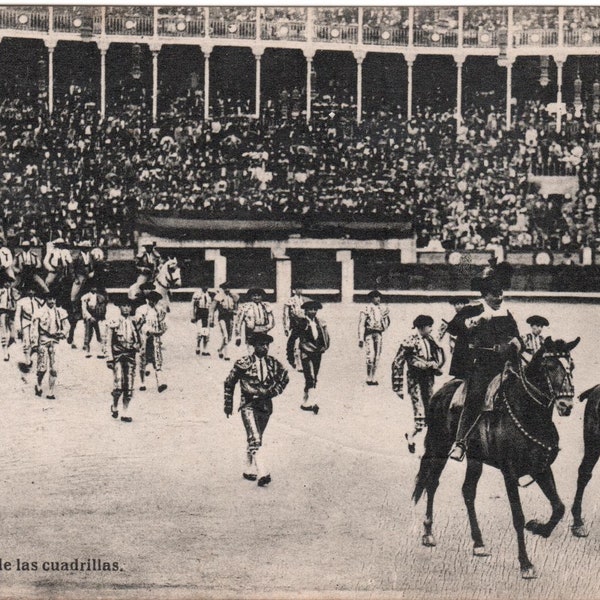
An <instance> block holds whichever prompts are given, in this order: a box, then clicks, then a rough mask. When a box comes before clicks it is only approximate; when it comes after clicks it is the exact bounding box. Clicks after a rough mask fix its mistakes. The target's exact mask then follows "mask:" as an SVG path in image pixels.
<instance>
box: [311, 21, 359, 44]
mask: <svg viewBox="0 0 600 600" xmlns="http://www.w3.org/2000/svg"><path fill="white" fill-rule="evenodd" d="M314 41H315V42H342V43H348V44H356V43H358V25H346V24H345V23H344V24H339V25H338V24H337V23H336V24H333V25H315V37H314Z"/></svg>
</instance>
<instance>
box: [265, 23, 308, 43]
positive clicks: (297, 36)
mask: <svg viewBox="0 0 600 600" xmlns="http://www.w3.org/2000/svg"><path fill="white" fill-rule="evenodd" d="M261 39H263V40H292V41H295V42H304V41H306V21H283V22H271V23H270V22H268V21H267V22H264V21H263V22H262V24H261Z"/></svg>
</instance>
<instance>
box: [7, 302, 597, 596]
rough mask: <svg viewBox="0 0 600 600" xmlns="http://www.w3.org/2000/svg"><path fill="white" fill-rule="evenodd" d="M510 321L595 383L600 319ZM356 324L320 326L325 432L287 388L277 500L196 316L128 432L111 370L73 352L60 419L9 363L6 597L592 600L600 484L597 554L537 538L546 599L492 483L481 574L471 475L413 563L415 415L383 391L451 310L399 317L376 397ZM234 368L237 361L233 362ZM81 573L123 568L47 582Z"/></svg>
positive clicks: (331, 308)
mask: <svg viewBox="0 0 600 600" xmlns="http://www.w3.org/2000/svg"><path fill="white" fill-rule="evenodd" d="M509 308H510V309H511V310H512V311H513V314H514V315H515V317H516V318H517V320H518V321H519V324H520V325H521V327H522V331H523V332H526V331H527V326H526V325H525V323H524V321H525V318H526V317H527V316H529V315H531V314H533V313H538V314H543V315H546V316H547V317H548V318H549V319H550V322H551V328H550V329H549V331H548V333H550V334H551V335H553V336H554V337H563V338H566V339H568V340H570V339H572V338H574V337H575V336H577V335H579V336H581V338H582V342H581V343H580V345H579V347H578V348H577V349H576V350H575V351H574V359H575V362H576V365H577V369H576V371H575V383H576V390H577V392H578V393H580V392H582V391H583V390H584V389H586V388H587V387H589V386H591V385H593V384H595V383H598V382H599V380H600V375H599V374H598V361H599V358H598V357H599V353H598V350H597V335H598V331H600V311H599V310H598V308H597V307H596V306H594V305H590V304H587V305H568V304H541V303H536V304H526V303H509ZM358 311H359V305H349V306H345V305H327V306H325V308H324V310H323V311H322V315H323V317H324V318H325V319H326V321H327V322H328V324H329V329H330V333H331V338H332V347H331V350H330V351H329V353H328V354H327V355H326V357H325V358H324V360H323V366H322V371H321V377H320V384H319V390H318V398H319V404H320V406H321V412H320V413H319V415H318V416H314V415H313V414H312V413H310V414H309V413H304V412H302V411H300V410H299V404H300V401H301V396H302V384H303V379H302V375H301V374H299V373H295V372H293V373H291V383H290V385H289V387H288V389H287V390H286V392H285V393H284V395H283V396H281V397H279V398H277V399H276V400H275V412H274V415H273V417H272V419H271V422H270V424H269V428H268V429H267V434H266V440H265V454H266V458H267V460H268V462H269V465H270V468H271V474H272V477H273V482H272V483H271V485H269V486H268V488H259V487H257V486H256V485H255V484H253V483H249V482H246V481H244V480H243V479H242V477H241V472H242V465H243V457H244V448H245V436H244V429H243V426H242V423H241V419H240V418H239V415H238V414H237V413H234V416H233V418H231V419H229V420H227V419H226V418H225V415H224V414H223V401H222V397H223V391H222V390H223V380H224V378H225V376H226V374H227V372H228V369H229V368H230V366H231V364H232V363H225V362H223V361H219V360H218V359H217V358H216V352H215V350H216V347H217V341H218V337H219V336H218V333H217V330H213V331H214V333H213V338H212V339H211V348H210V349H211V350H212V352H213V356H212V357H211V358H209V359H207V358H205V359H199V358H198V357H196V356H195V355H194V343H195V339H194V338H195V333H194V329H193V326H192V325H191V324H190V323H189V307H188V306H187V305H183V304H177V305H175V306H174V310H173V312H172V314H171V315H170V317H169V331H168V332H167V334H166V338H165V345H166V350H165V375H166V380H167V382H168V384H169V389H168V391H167V392H165V393H164V394H160V395H159V394H158V393H157V391H156V386H155V385H154V386H153V385H150V386H149V391H147V392H136V395H135V396H134V400H133V403H132V416H133V417H134V422H133V423H132V424H130V425H128V424H124V423H121V422H119V421H114V420H113V419H112V418H111V417H110V411H109V405H110V389H111V381H112V380H111V372H110V371H109V370H108V369H107V368H106V366H105V363H104V361H100V360H98V359H96V358H91V359H85V357H84V355H83V353H82V351H81V350H72V349H71V348H69V347H68V346H67V345H66V343H63V344H61V346H60V348H59V364H60V372H59V382H58V387H57V396H58V398H57V400H55V401H51V400H46V399H45V398H37V397H35V396H34V393H33V375H30V376H29V378H30V381H29V383H27V384H26V383H24V382H22V381H21V378H20V374H19V372H18V371H17V369H16V359H17V358H19V356H18V354H19V351H18V349H16V348H14V347H13V348H12V354H13V357H12V359H11V362H10V363H1V364H0V393H1V394H2V396H1V397H2V398H3V406H4V410H3V411H2V417H3V418H2V420H3V432H4V433H3V444H2V448H3V451H2V469H1V471H0V473H1V480H2V486H1V488H0V507H1V515H2V546H1V550H0V559H1V560H0V567H2V570H0V597H6V598H21V597H35V598H81V597H84V596H85V597H93V598H109V597H110V598H113V597H114V598H201V597H228V598H241V597H277V598H281V597H291V596H297V595H299V594H300V593H301V592H304V593H305V597H309V598H312V597H316V596H320V597H324V598H333V597H337V596H347V597H352V598H355V597H362V596H364V597H369V598H379V597H393V598H400V597H402V598H441V597H444V598H473V599H476V598H482V599H483V598H490V599H496V598H509V597H510V598H512V597H525V596H531V597H532V598H542V597H545V598H569V599H571V598H585V597H588V598H592V597H597V596H598V595H599V594H600V583H599V582H598V578H597V573H598V568H599V567H600V513H599V507H600V503H597V502H595V498H597V497H598V494H599V493H600V472H598V477H597V478H596V479H593V480H592V482H591V483H590V485H589V487H588V490H587V492H586V497H585V500H584V515H585V517H586V520H587V522H588V524H589V525H590V528H591V533H590V536H589V537H588V538H586V539H576V538H573V537H571V533H570V530H569V525H570V515H567V517H568V518H567V517H566V518H565V519H564V520H563V522H562V523H560V524H559V526H558V527H557V529H556V531H555V532H554V534H553V536H552V537H551V538H550V539H547V540H544V539H539V538H536V537H533V536H531V535H530V534H527V545H528V550H529V553H530V558H531V559H532V561H533V562H534V564H535V565H536V567H537V569H538V571H539V575H540V578H539V579H538V580H535V581H523V580H521V578H520V572H519V568H518V562H517V547H516V538H515V534H514V530H513V528H512V521H511V516H510V509H509V505H508V501H507V499H506V493H505V491H504V485H503V482H502V478H501V477H500V475H499V473H498V472H495V471H494V470H492V469H490V468H487V467H486V468H485V469H484V475H483V478H482V481H481V485H480V490H479V496H478V500H477V508H478V513H479V516H480V523H481V526H482V530H483V534H484V538H485V539H486V542H487V544H488V546H489V547H490V549H491V550H492V553H493V554H492V556H491V557H489V558H473V557H472V556H471V540H470V536H469V532H468V523H467V516H466V510H465V508H464V504H463V501H462V496H461V491H460V487H461V485H462V476H463V471H464V465H463V464H458V463H452V464H450V465H449V466H448V467H447V469H446V471H445V473H444V475H443V478H442V483H441V486H440V489H439V492H438V495H437V503H436V513H435V533H436V536H437V540H438V546H437V548H433V549H432V548H425V547H423V546H422V545H421V521H422V519H423V515H424V504H423V503H421V504H419V505H418V506H417V507H414V506H413V505H412V504H411V501H410V495H411V493H412V487H413V482H414V476H415V474H416V471H417V469H418V459H417V458H416V457H415V456H414V455H410V454H409V453H408V451H407V449H406V444H405V441H404V431H406V430H407V429H408V427H409V426H410V424H411V421H412V411H411V408H410V405H409V402H408V401H405V402H400V400H399V399H398V398H397V397H396V395H395V394H394V393H393V392H392V390H391V384H390V364H391V361H392V359H393V356H394V354H395V351H396V349H397V345H398V342H399V341H400V338H401V337H403V336H404V335H406V334H408V333H410V327H411V324H412V320H413V318H414V317H415V316H416V315H417V314H419V313H429V314H431V315H432V316H434V318H436V319H437V318H439V317H441V316H450V315H451V313H452V308H451V307H450V306H449V305H447V304H443V303H432V304H427V305H419V304H406V305H392V308H391V314H392V326H391V328H390V331H389V332H388V333H387V335H386V337H385V340H384V353H383V360H382V370H381V373H380V374H379V379H380V382H381V385H380V386H379V387H377V388H376V387H367V386H366V385H365V384H364V379H365V373H364V357H363V354H362V351H360V350H359V349H358V345H357V319H358ZM275 314H276V319H277V323H278V325H277V327H276V330H275V337H276V341H275V343H274V344H273V347H272V352H271V353H272V354H274V355H275V356H276V357H278V358H279V359H280V360H282V361H283V359H284V352H283V350H284V339H283V332H282V328H281V307H279V306H277V307H276V313H275ZM81 335H82V333H81V330H79V331H78V341H79V343H81ZM240 354H241V350H240V349H237V348H234V350H233V355H234V357H237V356H239V355H240ZM440 381H441V380H440ZM583 409H584V406H583V405H581V404H579V403H578V402H577V403H576V406H575V409H574V412H573V414H572V415H571V416H570V417H568V418H564V419H559V418H558V417H557V418H556V419H555V420H556V423H557V426H558V428H559V431H560V433H561V446H562V451H561V452H560V454H559V457H558V459H557V461H556V463H555V468H554V471H555V474H556V477H557V481H558V487H559V492H560V493H561V496H562V498H563V501H564V502H565V504H566V505H567V506H568V507H569V508H570V504H571V502H572V499H573V496H574V493H575V482H576V478H577V467H578V465H579V461H580V458H581V456H582V446H583V443H582V419H583ZM521 496H522V501H523V505H524V509H525V514H526V518H528V519H529V518H534V517H536V516H538V517H543V518H546V517H547V516H548V515H549V506H548V505H547V503H546V501H545V499H544V498H543V496H542V494H541V492H540V491H539V489H538V488H537V487H536V486H532V487H531V488H527V489H525V490H523V491H522V492H521ZM76 558H77V559H79V561H80V562H84V563H85V564H87V560H88V559H96V561H101V562H102V561H107V562H109V563H113V562H118V570H116V571H112V570H111V571H61V570H59V571H52V570H49V571H46V570H44V569H43V563H44V562H45V561H48V562H50V561H58V562H59V563H60V562H67V563H72V562H73V561H74V560H75V559H76ZM17 559H19V560H20V561H21V565H20V566H21V570H19V571H17V570H16V561H17ZM7 561H8V562H10V563H12V564H11V570H7V569H6V562H7ZM24 561H26V562H28V563H32V562H33V561H35V562H37V567H38V568H37V570H36V571H31V570H29V571H25V570H22V567H23V562H24ZM96 564H97V563H96ZM46 566H49V565H46ZM59 566H60V565H59ZM49 567H50V568H51V565H50V566H49Z"/></svg>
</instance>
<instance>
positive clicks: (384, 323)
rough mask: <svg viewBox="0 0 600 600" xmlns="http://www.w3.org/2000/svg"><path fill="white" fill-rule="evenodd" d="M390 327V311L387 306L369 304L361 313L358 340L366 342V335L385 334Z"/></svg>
mask: <svg viewBox="0 0 600 600" xmlns="http://www.w3.org/2000/svg"><path fill="white" fill-rule="evenodd" d="M389 326H390V309H389V308H388V307H387V306H386V305H385V304H378V305H377V304H373V303H369V304H367V305H365V306H364V307H363V308H362V310H361V311H360V317H359V319H358V339H359V341H361V342H364V340H365V335H369V333H372V332H378V333H383V332H384V331H385V330H386V329H387V328H388V327H389Z"/></svg>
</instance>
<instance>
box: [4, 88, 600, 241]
mask: <svg viewBox="0 0 600 600" xmlns="http://www.w3.org/2000/svg"><path fill="white" fill-rule="evenodd" d="M303 94H304V91H303V90H297V89H295V90H292V91H291V92H290V93H287V92H286V93H285V94H283V92H282V94H280V97H279V98H278V99H276V100H275V101H273V102H270V101H269V102H267V101H265V102H263V104H262V114H261V115H260V118H259V119H254V118H251V117H249V116H248V113H250V103H249V102H250V101H249V99H243V98H242V99H234V98H228V97H226V96H224V95H218V96H217V99H216V102H213V106H212V107H211V114H212V118H211V119H209V120H208V121H206V122H204V121H203V119H202V114H203V110H202V109H203V102H204V99H203V97H202V92H201V91H200V90H197V91H196V92H194V93H191V92H190V93H189V94H187V95H186V96H184V97H181V98H174V99H173V101H172V102H171V103H170V104H169V105H168V106H165V107H164V109H163V110H162V112H161V115H160V119H159V122H158V123H156V124H152V122H151V119H150V118H149V112H150V110H149V108H150V107H149V99H147V98H145V97H144V96H142V97H140V98H138V99H137V100H136V101H135V102H133V101H132V102H131V103H130V104H128V103H127V101H126V100H124V101H123V103H121V104H120V105H114V106H113V107H112V108H111V109H110V110H109V111H108V116H107V118H106V119H105V120H104V122H100V121H99V117H98V111H97V106H96V104H95V102H94V99H93V98H88V97H86V92H85V91H84V90H83V89H81V88H78V87H77V86H71V88H69V90H68V91H67V92H66V93H65V94H64V95H60V94H59V95H57V97H56V98H55V111H54V113H53V114H52V115H51V116H49V115H48V114H47V110H46V98H45V95H43V94H42V95H37V93H35V92H33V91H31V90H30V91H28V92H24V91H20V92H18V93H17V92H16V90H11V89H3V90H1V94H0V97H1V98H4V100H2V101H1V103H0V157H1V159H2V160H1V164H2V168H1V169H0V202H1V203H2V204H1V205H2V211H1V212H0V216H1V218H2V228H3V230H4V232H5V234H6V235H7V236H8V237H9V238H11V239H15V240H17V242H18V241H20V240H23V239H25V238H29V239H33V240H34V241H35V240H39V241H42V242H45V241H47V240H49V239H50V238H52V237H53V236H56V235H61V236H62V237H64V238H66V239H68V240H69V241H71V242H72V243H76V242H77V241H78V240H80V239H91V240H93V241H94V242H96V243H98V244H100V245H101V246H106V247H121V246H131V245H132V244H133V242H134V239H133V235H134V231H133V226H134V222H135V217H136V214H137V211H140V210H142V211H151V212H154V213H157V214H161V215H169V216H186V217H201V218H218V217H223V218H225V217H227V218H231V217H242V218H257V217H258V218H271V219H288V218H295V219H302V220H306V221H308V222H309V221H310V220H314V219H332V220H348V219H351V220H361V219H363V220H366V219H369V220H373V219H378V220H383V221H390V220H391V221H403V220H406V221H411V222H412V223H413V225H414V228H415V232H416V234H417V238H418V244H419V246H421V247H425V248H428V249H430V250H436V249H437V250H440V249H451V248H459V249H485V248H488V249H489V248H492V247H494V246H495V245H498V244H500V245H504V246H509V247H511V248H523V249H530V248H534V247H546V248H549V249H554V250H563V251H564V250H575V249H577V248H579V247H581V246H582V245H592V246H596V236H597V233H598V232H597V223H598V216H599V215H598V202H597V199H598V193H599V185H600V183H599V182H600V168H599V167H598V165H599V164H600V120H599V119H598V116H597V114H596V113H594V112H592V111H589V112H586V107H584V108H583V110H582V114H581V116H580V117H579V118H577V117H575V115H574V114H573V113H572V111H570V112H569V114H568V115H567V118H566V119H565V121H564V127H563V129H562V131H561V132H560V133H557V132H556V128H555V117H554V116H553V115H548V114H547V113H546V111H545V110H544V108H543V106H542V105H541V104H540V103H539V102H533V101H532V102H526V103H522V104H520V105H519V106H515V107H514V126H513V128H512V129H511V131H508V132H507V131H505V130H504V128H503V125H504V112H503V108H502V107H497V108H496V107H494V106H490V105H489V104H488V105H486V104H485V103H481V104H475V103H474V104H473V105H472V106H470V107H467V108H466V109H465V110H464V113H463V124H462V126H461V127H459V128H458V129H457V126H456V121H455V115H454V113H453V111H452V110H447V111H444V110H443V109H440V108H439V106H437V107H436V108H433V107H432V106H426V105H422V106H419V105H417V106H415V109H414V114H413V117H412V118H411V119H406V117H405V115H404V114H403V108H402V107H384V106H381V107H379V108H378V109H377V110H374V111H372V112H371V113H368V114H366V115H365V117H366V118H365V119H364V120H363V122H362V123H361V124H357V123H356V120H355V116H356V103H355V98H354V97H353V95H352V93H351V91H350V90H349V89H348V87H344V86H337V87H331V88H330V89H325V90H320V91H317V93H316V95H315V97H314V98H313V103H312V106H313V119H312V120H311V122H310V123H309V124H307V123H306V121H305V115H304V114H303V113H302V110H303V108H304V103H305V100H304V97H303ZM274 105H278V107H279V110H278V111H275V112H272V113H271V114H269V111H270V110H271V108H272V107H273V106H274ZM284 105H285V107H286V108H285V110H282V106H284ZM557 169H558V170H559V171H560V169H562V171H560V172H558V171H557ZM530 172H533V173H541V174H547V173H550V174H552V173H554V172H557V173H558V174H563V175H573V177H577V178H578V179H577V181H578V188H579V191H575V192H574V193H573V194H569V195H567V196H566V197H563V196H560V197H552V196H550V197H549V198H545V197H542V196H541V195H540V193H539V190H538V189H537V187H536V185H535V184H534V183H532V182H531V181H530V180H529V178H528V174H529V173H530ZM575 189H577V187H576V188H575Z"/></svg>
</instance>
